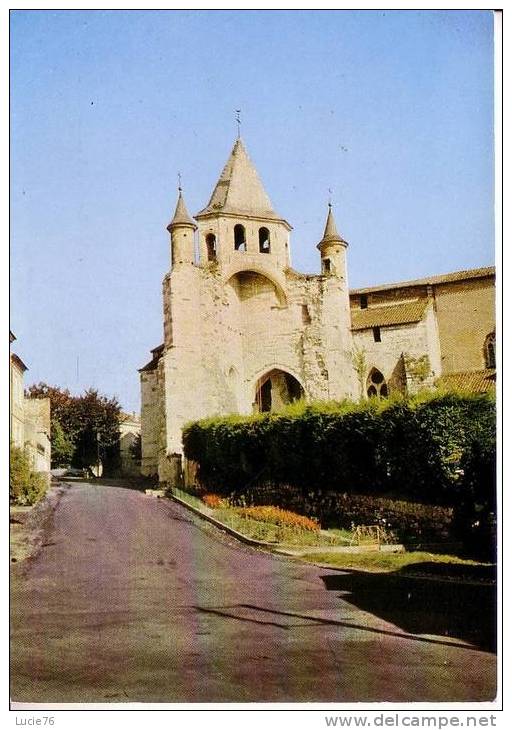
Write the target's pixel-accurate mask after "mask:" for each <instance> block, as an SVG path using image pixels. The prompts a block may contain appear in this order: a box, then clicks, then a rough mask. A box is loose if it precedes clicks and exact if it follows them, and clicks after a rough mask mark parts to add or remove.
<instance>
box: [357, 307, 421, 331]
mask: <svg viewBox="0 0 512 730" xmlns="http://www.w3.org/2000/svg"><path fill="white" fill-rule="evenodd" d="M427 304H428V299H418V300H417V301H415V302H405V303H404V304H388V305H386V306H384V307H368V309H352V311H351V314H352V330H366V329H371V328H372V327H389V326H392V325H396V324H408V323H412V322H419V321H420V320H421V319H422V318H423V315H424V314H425V309H426V308H427Z"/></svg>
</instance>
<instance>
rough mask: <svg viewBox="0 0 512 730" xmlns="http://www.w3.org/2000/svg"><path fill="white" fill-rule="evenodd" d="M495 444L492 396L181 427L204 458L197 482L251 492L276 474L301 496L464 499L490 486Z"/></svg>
mask: <svg viewBox="0 0 512 730" xmlns="http://www.w3.org/2000/svg"><path fill="white" fill-rule="evenodd" d="M494 444H495V404H494V400H493V399H492V397H490V396H488V395H476V396H468V395H459V394H444V395H432V396H423V397H421V398H415V399H409V400H401V401H394V402H393V401H382V400H381V401H379V400H377V399H372V400H370V401H368V402H366V403H364V404H354V403H343V404H339V405H337V406H333V405H332V404H327V405H309V406H303V407H302V409H301V410H299V409H297V408H295V409H292V410H291V411H290V412H286V411H285V412H283V413H280V414H264V415H257V416H251V417H247V418H242V417H234V416H232V417H227V418H217V419H208V420H204V421H199V422H196V423H192V424H189V425H188V426H187V427H186V428H185V430H184V446H185V455H186V457H187V458H188V459H191V460H193V461H195V462H197V463H198V478H199V480H200V483H201V484H202V485H203V486H204V487H205V488H208V489H211V490H212V491H214V492H216V493H219V494H224V495H230V494H246V493H247V492H248V491H250V490H251V488H254V487H255V486H257V485H260V484H262V483H264V482H266V481H272V483H273V484H276V485H284V484H287V485H291V486H292V487H294V488H298V489H299V490H301V491H302V492H303V493H310V492H318V491H319V490H320V491H334V492H338V493H342V494H345V493H348V494H359V495H365V494H372V495H385V494H393V496H395V497H397V498H399V499H402V500H406V501H414V502H426V503H429V504H438V505H450V504H456V503H458V502H460V500H461V490H464V489H471V488H472V489H473V490H475V489H476V487H475V484H479V487H478V490H479V491H480V492H483V493H488V492H489V491H494V488H495V485H494V482H492V481H490V480H491V479H492V475H491V472H490V470H489V468H486V467H485V463H487V464H489V463H490V462H492V460H493V456H492V454H493V449H494V448H495V447H494ZM482 478H483V479H484V482H485V483H483V482H482ZM471 484H472V485H473V487H471V486H470V485H471Z"/></svg>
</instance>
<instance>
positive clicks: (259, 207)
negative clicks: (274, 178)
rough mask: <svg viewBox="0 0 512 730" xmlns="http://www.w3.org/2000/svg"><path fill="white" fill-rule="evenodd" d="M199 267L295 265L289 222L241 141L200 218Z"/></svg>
mask: <svg viewBox="0 0 512 730" xmlns="http://www.w3.org/2000/svg"><path fill="white" fill-rule="evenodd" d="M195 218H196V220H197V222H198V226H199V265H202V266H206V265H208V264H211V263H216V264H217V265H218V266H220V267H221V268H222V269H224V270H227V269H228V268H230V267H232V266H233V267H235V268H236V267H239V268H243V267H244V266H247V267H248V268H250V267H254V266H258V267H263V268H269V269H281V270H284V269H285V268H287V267H288V266H289V265H290V250H289V233H290V231H291V229H292V227H291V226H290V224H289V223H288V222H287V221H286V220H285V219H284V218H281V217H280V216H279V215H278V214H277V213H276V212H275V211H274V209H273V206H272V203H271V202H270V199H269V197H268V195H267V193H266V191H265V189H264V187H263V184H262V182H261V180H260V178H259V175H258V173H257V172H256V169H255V167H254V165H253V163H252V161H251V160H250V158H249V155H248V154H247V151H246V149H245V146H244V143H243V142H242V139H241V138H240V137H238V138H237V140H236V141H235V144H234V146H233V149H232V151H231V154H230V156H229V158H228V161H227V162H226V164H225V166H224V169H223V170H222V173H221V175H220V178H219V180H218V181H217V184H216V185H215V188H214V190H213V192H212V195H211V197H210V201H209V203H208V205H207V206H206V207H205V208H203V210H201V211H200V212H199V213H197V215H196V216H195Z"/></svg>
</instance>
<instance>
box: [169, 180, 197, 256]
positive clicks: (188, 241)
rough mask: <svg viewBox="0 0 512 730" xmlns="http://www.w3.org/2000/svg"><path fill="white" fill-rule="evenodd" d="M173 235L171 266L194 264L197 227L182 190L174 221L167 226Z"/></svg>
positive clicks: (179, 192)
mask: <svg viewBox="0 0 512 730" xmlns="http://www.w3.org/2000/svg"><path fill="white" fill-rule="evenodd" d="M167 230H168V231H169V233H170V234H171V266H172V267H174V266H176V264H193V263H194V259H195V245H194V232H195V231H196V230H197V226H196V224H195V223H194V221H193V220H192V218H191V217H190V215H189V213H188V210H187V206H186V205H185V201H184V200H183V195H182V192H181V188H178V202H177V203H176V210H175V211H174V216H173V219H172V221H171V222H170V223H169V225H168V226H167Z"/></svg>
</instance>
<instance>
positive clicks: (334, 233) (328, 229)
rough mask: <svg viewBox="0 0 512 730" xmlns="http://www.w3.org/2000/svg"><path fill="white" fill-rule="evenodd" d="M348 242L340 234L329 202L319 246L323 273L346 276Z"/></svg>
mask: <svg viewBox="0 0 512 730" xmlns="http://www.w3.org/2000/svg"><path fill="white" fill-rule="evenodd" d="M347 246H348V243H347V242H346V241H345V240H344V239H343V238H342V237H341V236H340V234H339V233H338V229H337V228H336V221H335V220H334V214H333V212H332V205H331V203H329V211H328V213H327V221H326V223H325V230H324V235H323V238H322V240H321V241H320V243H319V244H318V245H317V248H318V249H319V251H320V256H321V261H322V274H325V275H326V276H327V275H329V276H341V277H345V249H346V248H347Z"/></svg>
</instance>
